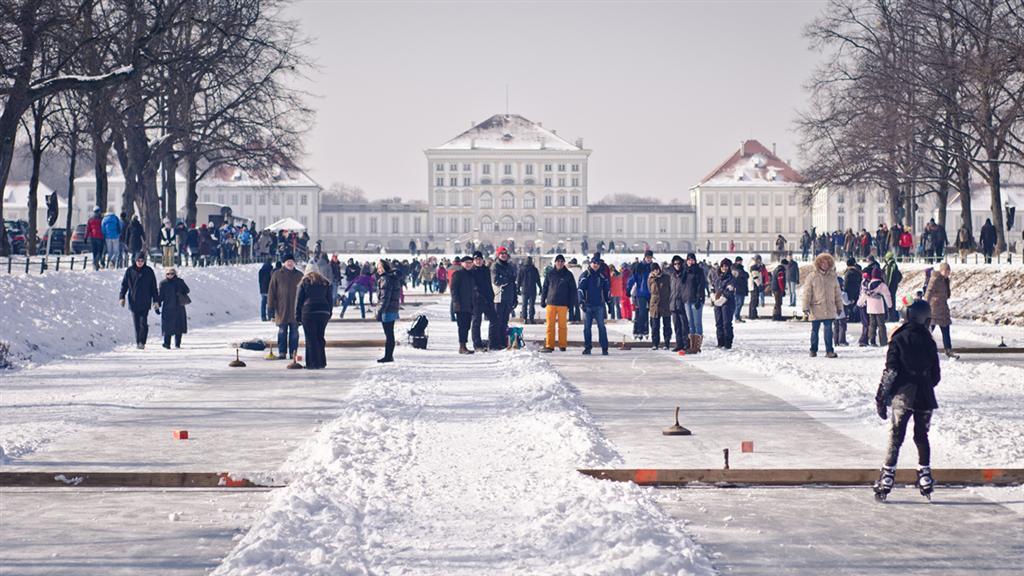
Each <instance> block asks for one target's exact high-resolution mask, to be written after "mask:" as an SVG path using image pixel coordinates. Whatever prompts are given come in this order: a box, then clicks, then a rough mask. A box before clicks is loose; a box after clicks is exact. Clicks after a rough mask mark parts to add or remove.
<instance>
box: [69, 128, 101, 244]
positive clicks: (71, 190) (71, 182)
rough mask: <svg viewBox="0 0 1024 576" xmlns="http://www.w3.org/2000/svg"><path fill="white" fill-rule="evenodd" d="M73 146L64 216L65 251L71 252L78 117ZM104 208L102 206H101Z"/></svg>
mask: <svg viewBox="0 0 1024 576" xmlns="http://www.w3.org/2000/svg"><path fill="white" fill-rule="evenodd" d="M70 144H71V146H70V148H69V150H68V152H69V154H70V155H71V159H70V161H69V162H68V210H67V212H68V213H67V215H66V216H65V218H64V221H65V222H66V225H65V228H66V230H67V232H66V233H65V234H64V253H65V254H71V234H72V232H73V230H72V228H71V213H72V212H73V210H72V206H74V205H75V170H76V169H77V167H78V119H77V118H76V119H74V120H73V121H72V125H71V142H70ZM101 210H102V208H101ZM90 242H91V241H90Z"/></svg>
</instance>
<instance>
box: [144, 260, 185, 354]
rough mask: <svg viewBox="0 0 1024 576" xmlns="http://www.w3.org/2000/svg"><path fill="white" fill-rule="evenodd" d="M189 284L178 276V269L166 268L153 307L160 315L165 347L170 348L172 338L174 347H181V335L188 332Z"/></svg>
mask: <svg viewBox="0 0 1024 576" xmlns="http://www.w3.org/2000/svg"><path fill="white" fill-rule="evenodd" d="M188 294H189V289H188V284H186V283H185V281H184V280H182V279H181V278H180V277H179V276H178V271H177V270H176V269H175V268H174V267H173V266H170V267H168V268H167V269H166V270H164V279H163V280H161V281H160V288H159V290H158V291H157V295H156V298H155V299H154V301H153V307H154V308H156V309H157V314H159V315H160V332H161V333H162V334H163V336H164V344H163V346H164V348H167V349H168V350H170V348H171V339H172V338H173V339H174V347H175V348H181V335H182V334H185V333H187V332H188V314H187V313H186V309H185V307H186V305H187V304H188V303H189V302H191V301H192V300H191V298H190V297H189V295H188Z"/></svg>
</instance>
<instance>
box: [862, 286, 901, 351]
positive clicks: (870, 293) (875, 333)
mask: <svg viewBox="0 0 1024 576" xmlns="http://www.w3.org/2000/svg"><path fill="white" fill-rule="evenodd" d="M857 305H858V306H861V307H863V308H864V310H863V311H864V312H866V313H867V315H868V330H867V336H868V337H867V338H866V339H865V338H864V337H863V336H861V340H863V341H865V342H870V343H871V345H872V346H877V345H881V346H885V345H886V339H887V335H886V333H885V320H886V315H887V311H888V310H890V309H892V307H893V301H892V296H891V295H890V293H889V287H888V286H886V285H885V282H883V281H882V271H881V270H880V269H878V268H872V269H871V279H870V280H869V281H868V282H867V285H866V286H863V287H862V289H861V291H860V299H859V300H858V301H857Z"/></svg>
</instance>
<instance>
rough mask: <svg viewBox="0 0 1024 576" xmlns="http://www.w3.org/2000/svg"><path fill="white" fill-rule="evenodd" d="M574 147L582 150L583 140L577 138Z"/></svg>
mask: <svg viewBox="0 0 1024 576" xmlns="http://www.w3.org/2000/svg"><path fill="white" fill-rule="evenodd" d="M576 147H577V148H579V149H581V150H582V149H583V138H577V139H576Z"/></svg>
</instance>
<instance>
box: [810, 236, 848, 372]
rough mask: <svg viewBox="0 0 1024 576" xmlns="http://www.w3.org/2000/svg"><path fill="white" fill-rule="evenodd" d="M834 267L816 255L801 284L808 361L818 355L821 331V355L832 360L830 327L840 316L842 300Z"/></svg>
mask: <svg viewBox="0 0 1024 576" xmlns="http://www.w3.org/2000/svg"><path fill="white" fill-rule="evenodd" d="M838 278H839V277H838V275H837V274H836V263H835V260H834V259H833V258H832V256H831V255H830V254H828V253H823V254H818V256H817V257H816V258H815V259H814V269H813V270H811V273H810V274H809V275H808V276H807V280H806V281H805V282H804V293H803V297H802V303H801V305H802V309H803V311H804V316H805V317H806V318H809V319H810V321H811V357H812V358H813V357H815V356H817V355H818V332H819V331H820V329H821V327H822V325H824V327H825V355H826V356H828V357H829V358H835V357H836V352H835V348H834V347H833V343H834V342H833V339H832V335H833V334H832V323H833V321H835V319H836V318H839V317H840V316H841V315H843V297H842V294H841V293H840V290H839V280H838Z"/></svg>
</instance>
